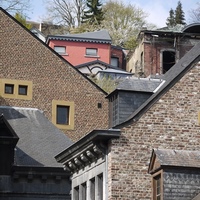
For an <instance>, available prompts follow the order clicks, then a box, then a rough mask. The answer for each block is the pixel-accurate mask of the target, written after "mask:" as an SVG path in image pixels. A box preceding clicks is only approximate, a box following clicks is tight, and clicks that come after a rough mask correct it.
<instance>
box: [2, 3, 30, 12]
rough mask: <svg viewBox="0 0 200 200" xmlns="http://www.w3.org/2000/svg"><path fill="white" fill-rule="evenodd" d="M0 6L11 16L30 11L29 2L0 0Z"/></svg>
mask: <svg viewBox="0 0 200 200" xmlns="http://www.w3.org/2000/svg"><path fill="white" fill-rule="evenodd" d="M0 6H1V7H2V8H3V9H5V10H6V11H7V12H9V13H11V14H15V13H17V12H18V13H24V12H26V11H29V10H30V0H0Z"/></svg>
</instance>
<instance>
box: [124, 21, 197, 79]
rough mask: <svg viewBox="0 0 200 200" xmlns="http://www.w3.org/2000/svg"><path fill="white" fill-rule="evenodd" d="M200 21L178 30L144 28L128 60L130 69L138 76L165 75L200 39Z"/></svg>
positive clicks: (176, 28) (177, 28)
mask: <svg viewBox="0 0 200 200" xmlns="http://www.w3.org/2000/svg"><path fill="white" fill-rule="evenodd" d="M199 27H200V23H195V24H190V25H188V26H186V27H184V28H183V27H175V28H174V29H159V30H142V31H141V32H140V34H139V36H138V46H137V47H136V48H135V50H134V51H133V52H132V54H130V55H129V56H128V57H129V58H128V60H127V71H132V73H134V74H135V75H136V76H139V77H148V76H149V75H155V74H158V75H161V74H165V73H166V72H167V71H168V70H169V69H170V68H171V67H172V66H173V65H174V64H175V63H177V62H178V61H179V60H180V59H181V58H182V57H183V56H184V55H185V54H186V53H187V52H188V51H189V50H190V49H191V48H192V47H193V46H194V45H195V44H197V43H198V42H199V41H200V28H199Z"/></svg>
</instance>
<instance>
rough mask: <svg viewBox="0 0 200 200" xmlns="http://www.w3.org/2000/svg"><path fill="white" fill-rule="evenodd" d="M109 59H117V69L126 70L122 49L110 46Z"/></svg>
mask: <svg viewBox="0 0 200 200" xmlns="http://www.w3.org/2000/svg"><path fill="white" fill-rule="evenodd" d="M111 57H116V58H119V68H120V69H124V70H126V61H125V58H124V53H123V51H122V49H120V48H117V47H114V46H111Z"/></svg>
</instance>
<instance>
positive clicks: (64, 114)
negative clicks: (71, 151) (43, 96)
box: [52, 100, 74, 130]
mask: <svg viewBox="0 0 200 200" xmlns="http://www.w3.org/2000/svg"><path fill="white" fill-rule="evenodd" d="M52 122H53V124H54V125H55V126H57V128H59V129H66V130H73V129H74V102H68V101H59V100H53V101H52Z"/></svg>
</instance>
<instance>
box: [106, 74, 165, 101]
mask: <svg viewBox="0 0 200 200" xmlns="http://www.w3.org/2000/svg"><path fill="white" fill-rule="evenodd" d="M163 83H164V80H161V79H149V78H136V77H135V78H134V77H133V78H127V79H123V80H119V84H118V85H117V87H116V89H115V90H113V91H112V92H111V93H110V94H108V95H107V97H106V98H110V97H111V96H113V95H114V94H116V92H118V91H128V92H151V93H153V92H156V90H157V89H158V88H159V87H160V86H161V85H162V84H163Z"/></svg>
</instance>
